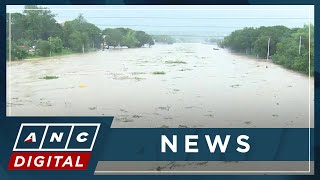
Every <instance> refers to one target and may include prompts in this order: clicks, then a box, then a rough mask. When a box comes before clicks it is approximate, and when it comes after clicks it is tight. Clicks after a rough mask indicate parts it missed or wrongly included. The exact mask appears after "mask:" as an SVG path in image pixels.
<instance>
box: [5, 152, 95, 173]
mask: <svg viewBox="0 0 320 180" xmlns="http://www.w3.org/2000/svg"><path fill="white" fill-rule="evenodd" d="M90 155H91V152H13V153H12V155H11V158H10V161H9V166H8V169H9V170H86V169H87V166H88V164H89V160H90Z"/></svg>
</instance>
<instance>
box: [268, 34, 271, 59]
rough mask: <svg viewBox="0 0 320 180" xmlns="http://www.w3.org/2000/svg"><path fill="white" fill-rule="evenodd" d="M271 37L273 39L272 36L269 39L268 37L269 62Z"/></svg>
mask: <svg viewBox="0 0 320 180" xmlns="http://www.w3.org/2000/svg"><path fill="white" fill-rule="evenodd" d="M270 39H271V37H269V39H268V53H267V62H268V61H269V56H270Z"/></svg>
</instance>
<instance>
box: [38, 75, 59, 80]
mask: <svg viewBox="0 0 320 180" xmlns="http://www.w3.org/2000/svg"><path fill="white" fill-rule="evenodd" d="M58 78H59V77H58V76H44V77H42V78H40V79H45V80H51V79H58Z"/></svg>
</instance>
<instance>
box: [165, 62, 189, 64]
mask: <svg viewBox="0 0 320 180" xmlns="http://www.w3.org/2000/svg"><path fill="white" fill-rule="evenodd" d="M165 63H166V64H187V63H186V62H184V61H166V62H165Z"/></svg>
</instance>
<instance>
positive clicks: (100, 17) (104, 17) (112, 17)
mask: <svg viewBox="0 0 320 180" xmlns="http://www.w3.org/2000/svg"><path fill="white" fill-rule="evenodd" d="M58 17H59V18H74V17H68V16H58ZM85 18H87V19H91V18H97V19H187V20H188V19H223V20H225V19H238V20H239V19H245V20H246V19H306V20H307V19H309V18H308V17H305V18H304V17H188V18H186V17H150V16H145V17H143V16H137V17H132V16H89V17H85Z"/></svg>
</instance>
